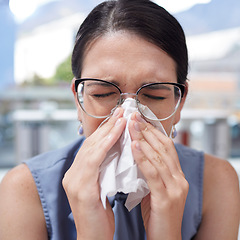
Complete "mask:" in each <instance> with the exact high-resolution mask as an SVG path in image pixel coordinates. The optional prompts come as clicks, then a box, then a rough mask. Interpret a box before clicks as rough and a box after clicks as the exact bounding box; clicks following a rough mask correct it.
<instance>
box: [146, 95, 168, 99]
mask: <svg viewBox="0 0 240 240" xmlns="http://www.w3.org/2000/svg"><path fill="white" fill-rule="evenodd" d="M143 95H144V96H145V97H147V98H150V99H154V100H164V99H166V98H165V97H161V96H155V95H149V94H143Z"/></svg>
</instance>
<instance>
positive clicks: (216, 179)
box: [196, 154, 240, 239]
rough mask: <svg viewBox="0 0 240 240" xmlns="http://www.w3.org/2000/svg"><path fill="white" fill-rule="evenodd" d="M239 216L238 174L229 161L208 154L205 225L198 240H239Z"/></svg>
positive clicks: (206, 162) (205, 182)
mask: <svg viewBox="0 0 240 240" xmlns="http://www.w3.org/2000/svg"><path fill="white" fill-rule="evenodd" d="M239 217H240V193H239V179H238V176H237V173H236V172H235V170H234V168H233V167H232V166H231V164H230V163H229V162H228V161H226V160H222V159H219V158H217V157H214V156H211V155H208V154H205V166H204V188H203V210H202V223H201V226H200V229H199V234H198V238H196V239H236V238H237V232H238V227H239ZM209 229H211V231H210V232H209ZM200 236H201V237H200Z"/></svg>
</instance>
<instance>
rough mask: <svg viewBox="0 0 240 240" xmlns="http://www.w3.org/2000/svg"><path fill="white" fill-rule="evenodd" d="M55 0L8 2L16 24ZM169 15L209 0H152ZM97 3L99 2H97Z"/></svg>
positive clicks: (14, 0)
mask: <svg viewBox="0 0 240 240" xmlns="http://www.w3.org/2000/svg"><path fill="white" fill-rule="evenodd" d="M50 1H57V0H10V3H9V6H10V9H11V11H12V12H13V14H14V15H15V18H16V20H17V21H18V22H22V21H24V20H25V19H26V18H27V17H29V16H30V15H31V14H33V13H34V11H35V10H36V9H37V8H38V7H39V6H41V5H43V4H45V3H47V2H50ZM153 1H154V2H156V3H158V4H159V5H161V6H162V7H164V8H166V9H167V10H168V11H169V12H171V13H176V12H180V11H183V10H186V9H188V8H190V7H192V6H193V5H195V4H197V3H208V2H210V1H211V0H153ZM99 2H101V1H100V0H99Z"/></svg>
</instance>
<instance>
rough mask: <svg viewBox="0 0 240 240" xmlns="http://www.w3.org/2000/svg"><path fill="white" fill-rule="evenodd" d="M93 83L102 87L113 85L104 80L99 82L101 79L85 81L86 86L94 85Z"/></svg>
mask: <svg viewBox="0 0 240 240" xmlns="http://www.w3.org/2000/svg"><path fill="white" fill-rule="evenodd" d="M93 81H94V80H93ZM109 83H112V82H109ZM95 85H100V86H104V87H113V85H111V84H108V83H105V82H101V81H94V82H90V81H89V82H87V87H89V86H95Z"/></svg>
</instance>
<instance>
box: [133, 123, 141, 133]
mask: <svg viewBox="0 0 240 240" xmlns="http://www.w3.org/2000/svg"><path fill="white" fill-rule="evenodd" d="M134 128H135V130H136V131H137V132H140V131H141V130H140V127H139V124H138V123H137V122H135V123H134Z"/></svg>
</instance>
